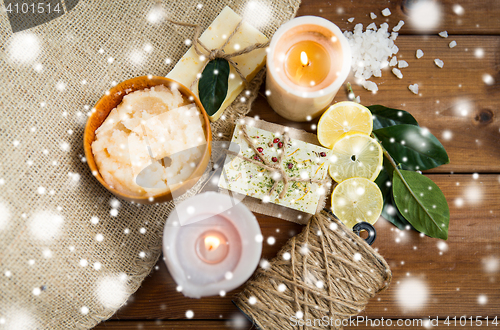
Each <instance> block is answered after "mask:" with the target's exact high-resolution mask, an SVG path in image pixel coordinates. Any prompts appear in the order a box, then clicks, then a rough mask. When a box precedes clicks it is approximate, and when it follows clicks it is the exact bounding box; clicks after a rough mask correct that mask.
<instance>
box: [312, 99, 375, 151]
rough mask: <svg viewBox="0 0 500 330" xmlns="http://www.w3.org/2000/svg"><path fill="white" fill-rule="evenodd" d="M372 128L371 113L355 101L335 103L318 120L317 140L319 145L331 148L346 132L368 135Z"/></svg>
mask: <svg viewBox="0 0 500 330" xmlns="http://www.w3.org/2000/svg"><path fill="white" fill-rule="evenodd" d="M372 129H373V120H372V113H371V112H370V110H368V108H366V107H364V106H362V105H361V104H359V103H356V102H350V101H345V102H339V103H335V104H334V105H332V106H331V107H329V108H328V110H326V111H325V113H324V114H323V115H322V116H321V118H320V119H319V122H318V140H319V143H321V145H323V146H324V147H327V148H332V147H333V145H334V144H335V142H337V141H338V140H339V139H340V138H341V137H342V136H343V135H344V134H345V133H347V132H357V133H361V134H365V135H370V133H371V132H372Z"/></svg>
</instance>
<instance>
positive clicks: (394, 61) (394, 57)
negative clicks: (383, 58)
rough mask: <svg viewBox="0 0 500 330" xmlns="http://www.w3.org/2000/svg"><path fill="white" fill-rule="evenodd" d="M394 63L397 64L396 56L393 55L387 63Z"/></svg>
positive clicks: (393, 64)
mask: <svg viewBox="0 0 500 330" xmlns="http://www.w3.org/2000/svg"><path fill="white" fill-rule="evenodd" d="M396 64H398V58H397V57H396V56H393V57H392V58H391V61H390V62H389V65H390V66H395V65H396Z"/></svg>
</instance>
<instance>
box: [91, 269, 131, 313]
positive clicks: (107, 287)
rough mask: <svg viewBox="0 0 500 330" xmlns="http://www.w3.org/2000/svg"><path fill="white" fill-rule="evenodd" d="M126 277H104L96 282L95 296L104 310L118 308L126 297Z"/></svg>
mask: <svg viewBox="0 0 500 330" xmlns="http://www.w3.org/2000/svg"><path fill="white" fill-rule="evenodd" d="M126 281H127V276H126V275H125V274H123V275H115V276H106V277H103V278H101V279H100V280H98V283H97V289H96V296H97V299H98V300H99V302H100V303H101V304H102V305H103V306H104V307H105V308H110V309H111V308H112V309H114V308H118V307H120V306H121V305H122V304H123V303H124V302H125V300H126V299H127V296H128V291H127V287H126Z"/></svg>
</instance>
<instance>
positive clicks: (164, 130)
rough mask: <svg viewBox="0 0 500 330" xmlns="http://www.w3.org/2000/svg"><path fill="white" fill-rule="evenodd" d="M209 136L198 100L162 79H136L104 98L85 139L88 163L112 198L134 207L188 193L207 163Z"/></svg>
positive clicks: (90, 123) (86, 132) (207, 125)
mask: <svg viewBox="0 0 500 330" xmlns="http://www.w3.org/2000/svg"><path fill="white" fill-rule="evenodd" d="M210 142H211V131H210V125H209V121H208V116H207V114H206V112H205V110H204V108H203V106H202V105H201V102H200V101H199V99H198V98H197V97H196V96H195V95H194V94H193V93H192V92H191V91H190V90H189V89H188V88H187V87H185V86H183V85H181V84H179V83H177V82H175V81H173V80H171V79H168V78H163V77H149V78H148V77H137V78H133V79H130V80H127V81H124V82H122V83H120V84H119V85H117V86H115V87H114V88H112V89H111V90H110V91H109V93H107V94H106V95H105V96H103V97H102V98H101V99H100V100H99V102H98V103H97V104H96V106H95V111H93V112H92V114H91V116H90V117H89V120H88V122H87V126H86V128H85V135H84V148H85V156H86V158H87V163H88V165H89V167H90V169H91V170H92V172H93V174H94V176H95V177H96V178H97V179H98V180H99V182H100V183H101V184H102V185H103V186H104V187H105V188H106V189H108V190H109V191H110V192H112V193H113V194H114V195H116V196H118V197H120V198H123V199H125V200H129V201H134V202H137V203H142V204H147V203H157V202H164V201H168V200H171V199H172V193H173V192H174V191H175V195H177V196H178V195H180V194H182V193H184V192H185V191H187V190H188V189H189V188H191V187H192V186H193V185H194V184H195V183H196V181H197V179H198V178H199V177H200V176H201V175H202V174H203V172H204V171H205V168H206V166H207V164H208V161H209V158H210V151H211V150H210Z"/></svg>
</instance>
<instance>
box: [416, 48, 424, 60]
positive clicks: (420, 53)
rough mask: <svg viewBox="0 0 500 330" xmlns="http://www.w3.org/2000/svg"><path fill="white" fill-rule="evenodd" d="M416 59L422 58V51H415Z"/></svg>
mask: <svg viewBox="0 0 500 330" xmlns="http://www.w3.org/2000/svg"><path fill="white" fill-rule="evenodd" d="M415 56H416V58H421V57H422V56H424V52H423V51H422V49H417V53H416V54H415Z"/></svg>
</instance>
